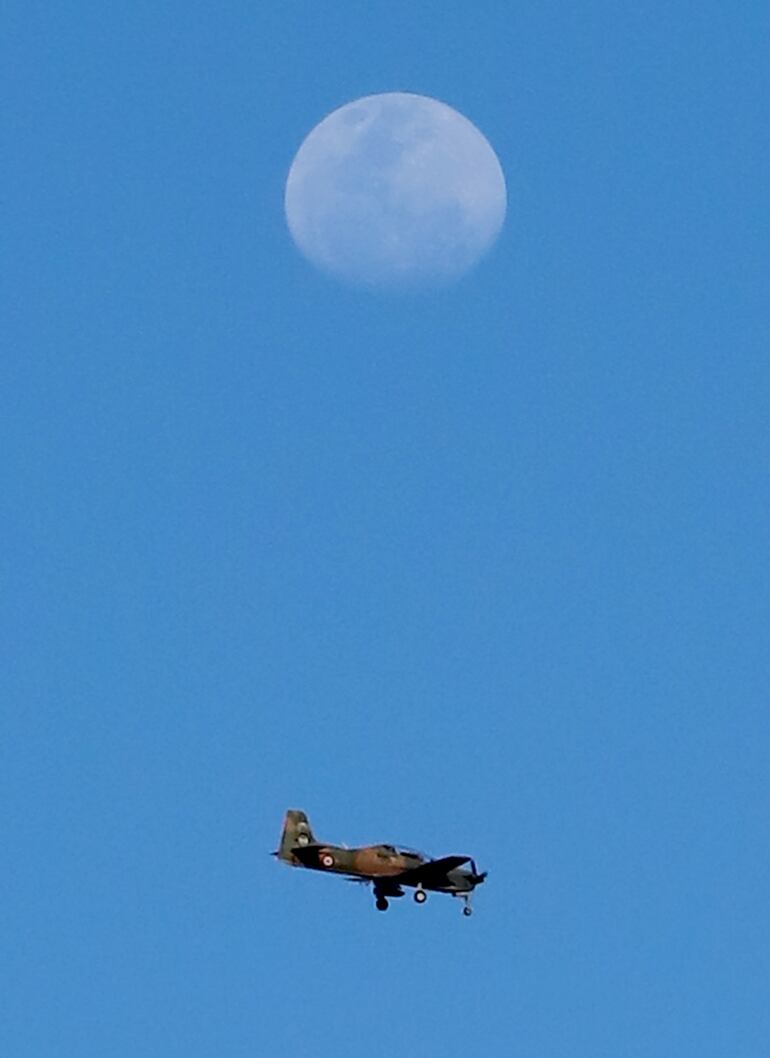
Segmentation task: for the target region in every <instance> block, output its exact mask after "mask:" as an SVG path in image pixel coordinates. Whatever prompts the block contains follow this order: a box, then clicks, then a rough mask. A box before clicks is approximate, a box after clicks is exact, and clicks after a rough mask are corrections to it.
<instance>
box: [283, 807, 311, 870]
mask: <svg viewBox="0 0 770 1058" xmlns="http://www.w3.org/2000/svg"><path fill="white" fill-rule="evenodd" d="M315 843H316V840H315V838H314V836H313V831H312V830H311V829H310V823H309V822H308V818H307V816H306V815H305V813H304V812H301V811H299V809H297V808H290V809H289V810H288V811H287V813H286V815H285V817H284V820H283V830H282V831H281V844H280V845H279V846H278V852H277V853H276V855H277V857H278V859H279V860H283V861H284V862H285V863H293V864H296V863H297V862H298V861H297V858H296V857H295V856H294V855H293V853H292V849H295V848H297V846H300V847H303V846H305V845H314V844H315Z"/></svg>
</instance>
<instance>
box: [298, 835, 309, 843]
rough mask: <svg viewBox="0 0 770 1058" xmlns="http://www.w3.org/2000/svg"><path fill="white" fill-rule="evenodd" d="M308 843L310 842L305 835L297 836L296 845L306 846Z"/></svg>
mask: <svg viewBox="0 0 770 1058" xmlns="http://www.w3.org/2000/svg"><path fill="white" fill-rule="evenodd" d="M309 841H310V838H309V837H308V836H307V834H298V835H297V844H298V845H307V844H308V842H309Z"/></svg>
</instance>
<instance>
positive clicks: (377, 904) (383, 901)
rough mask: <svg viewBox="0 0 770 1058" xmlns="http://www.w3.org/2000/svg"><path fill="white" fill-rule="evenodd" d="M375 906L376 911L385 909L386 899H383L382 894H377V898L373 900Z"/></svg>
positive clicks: (386, 905)
mask: <svg viewBox="0 0 770 1058" xmlns="http://www.w3.org/2000/svg"><path fill="white" fill-rule="evenodd" d="M375 907H376V908H377V910H378V911H387V910H388V901H387V900H386V899H385V897H384V896H378V897H377V900H376V901H375Z"/></svg>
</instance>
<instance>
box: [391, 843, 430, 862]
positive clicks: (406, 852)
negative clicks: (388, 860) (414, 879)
mask: <svg viewBox="0 0 770 1058" xmlns="http://www.w3.org/2000/svg"><path fill="white" fill-rule="evenodd" d="M380 848H381V849H382V851H383V852H387V853H388V855H390V856H409V857H410V858H412V859H415V860H419V861H420V863H425V862H426V861H427V860H429V859H430V856H428V854H427V853H425V852H420V851H419V850H418V849H410V848H407V846H406V845H380Z"/></svg>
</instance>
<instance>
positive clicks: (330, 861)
mask: <svg viewBox="0 0 770 1058" xmlns="http://www.w3.org/2000/svg"><path fill="white" fill-rule="evenodd" d="M321 863H322V864H323V865H324V867H333V866H334V857H333V856H331V855H330V854H329V853H328V852H325V853H324V854H323V856H322V857H321Z"/></svg>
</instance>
